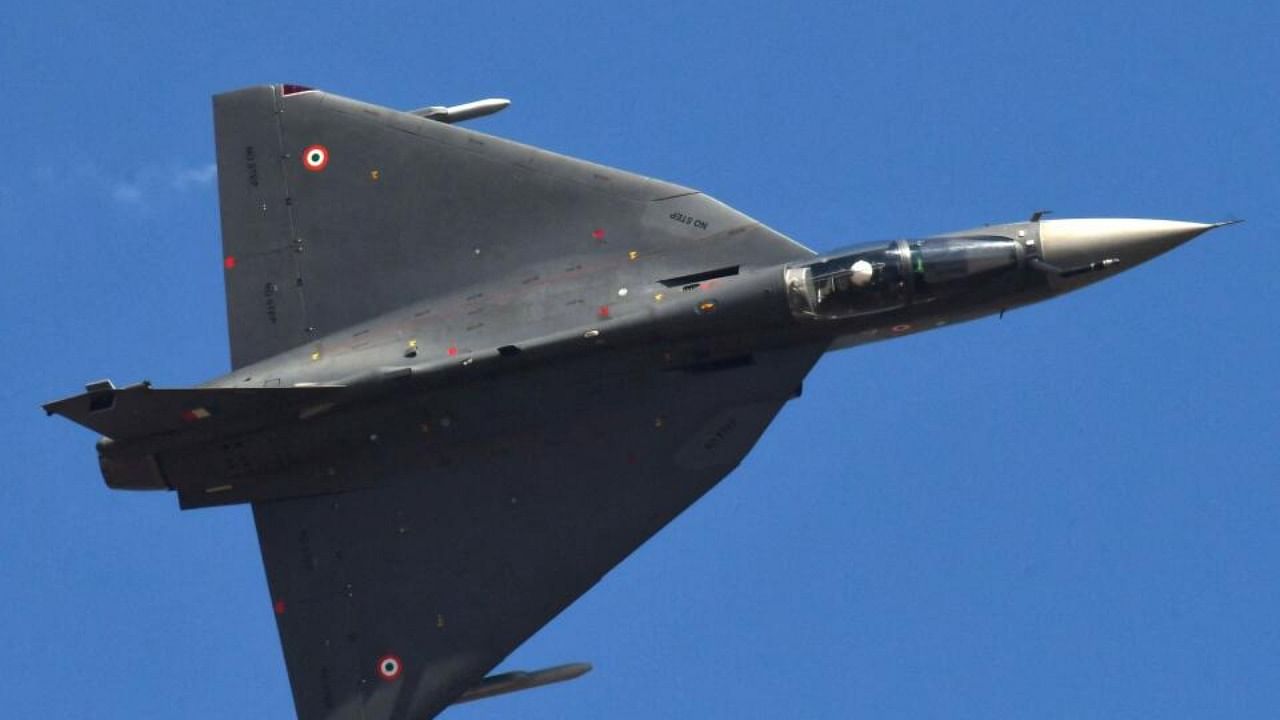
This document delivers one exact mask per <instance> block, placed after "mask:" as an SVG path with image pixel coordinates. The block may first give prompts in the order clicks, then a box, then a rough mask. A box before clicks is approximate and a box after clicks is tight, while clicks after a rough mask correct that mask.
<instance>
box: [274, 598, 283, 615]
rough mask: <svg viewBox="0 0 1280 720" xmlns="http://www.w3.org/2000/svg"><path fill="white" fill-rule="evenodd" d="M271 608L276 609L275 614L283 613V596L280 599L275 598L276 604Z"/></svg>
mask: <svg viewBox="0 0 1280 720" xmlns="http://www.w3.org/2000/svg"><path fill="white" fill-rule="evenodd" d="M272 609H274V610H275V611H276V614H277V615H283V614H284V599H283V598H281V599H279V600H276V604H275V605H273V606H272Z"/></svg>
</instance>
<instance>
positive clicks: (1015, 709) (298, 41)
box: [0, 0, 1280, 720]
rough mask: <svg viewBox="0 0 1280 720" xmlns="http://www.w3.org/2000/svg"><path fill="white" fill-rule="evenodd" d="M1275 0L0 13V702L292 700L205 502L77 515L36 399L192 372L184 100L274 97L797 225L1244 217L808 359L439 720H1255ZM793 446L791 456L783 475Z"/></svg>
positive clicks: (52, 429)
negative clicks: (361, 112)
mask: <svg viewBox="0 0 1280 720" xmlns="http://www.w3.org/2000/svg"><path fill="white" fill-rule="evenodd" d="M1277 38H1280V9H1277V5H1276V4H1275V3H1274V2H1262V1H1259V2H1203V3H1189V2H1187V3H1134V4H1133V6H1132V7H1124V6H1121V5H1117V4H1116V3H1114V2H1091V1H1085V2H1081V1H1078V0H1077V1H1074V2H1070V3H1043V2H1027V1H1025V0H1020V1H1017V2H1006V3H988V4H979V5H973V6H967V5H965V4H962V3H951V2H938V3H933V2H901V3H899V2H895V3H859V4H857V5H851V4H850V3H831V4H794V5H793V4H788V5H787V6H786V7H771V6H746V5H743V4H741V3H736V2H699V3H656V2H650V3H635V4H629V3H628V4H621V3H620V4H616V5H607V4H605V3H592V2H580V3H544V2H538V3H528V4H523V3H513V4H505V3H497V4H494V3H482V2H467V3H430V2H379V3H368V4H366V3H359V2H354V3H328V4H317V3H314V2H291V3H264V2H260V1H258V0H255V1H254V2H227V3H207V4H201V5H200V6H197V5H196V4H192V5H191V6H188V5H186V4H182V3H172V2H151V3H100V2H70V1H68V0H52V1H51V2H41V3H10V4H9V5H7V6H6V7H5V8H4V11H3V13H2V14H0V98H3V100H0V103H2V106H0V151H2V152H0V241H2V242H3V248H2V250H0V332H2V333H3V336H2V339H3V352H2V357H0V369H3V383H2V384H0V437H3V441H2V442H3V453H0V482H3V500H2V501H0V591H2V592H0V638H2V642H0V677H3V678H4V682H3V683H0V714H3V715H5V716H8V717H67V718H70V717H76V718H79V717H106V718H114V717H119V718H162V717H163V718H172V717H183V718H227V717H255V718H256V717H279V718H283V717H290V716H291V714H292V705H291V699H290V694H289V689H288V684H287V679H286V676H285V671H284V665H283V662H282V659H281V655H280V651H279V649H278V646H277V637H276V632H275V628H274V622H273V617H272V615H271V612H270V605H269V600H268V597H267V593H266V589H265V583H264V580H263V573H262V570H261V566H260V561H259V558H258V553H257V547H256V541H255V538H254V534H253V529H252V524H251V520H250V516H249V513H248V511H247V510H246V509H245V508H230V509H220V510H209V511H199V512H191V513H179V512H178V510H177V508H176V503H175V498H173V497H172V496H169V495H165V494H151V495H146V494H125V493H113V492H110V491H108V490H107V489H106V488H105V487H104V486H103V484H102V481H101V479H100V477H99V474H98V471H97V467H96V464H95V458H94V453H93V448H92V444H93V440H94V436H93V435H92V434H91V433H89V432H87V431H84V430H82V429H80V428H78V427H76V426H73V425H71V424H69V423H66V422H64V421H61V420H57V419H45V418H44V417H43V415H42V413H41V412H40V410H39V408H38V405H39V403H41V402H44V401H48V400H52V399H55V398H58V397H62V396H64V395H68V394H72V393H75V392H77V391H78V390H79V388H80V387H81V385H82V384H83V383H84V382H85V381H88V380H92V379H96V378H99V377H103V376H110V377H112V378H114V379H115V380H116V381H118V382H132V381H136V380H140V379H143V378H148V379H150V380H152V381H154V382H155V383H157V384H158V385H165V386H177V385H184V384H191V383H195V382H198V381H200V380H202V379H204V378H207V377H210V376H213V375H217V374H220V373H222V372H223V371H225V370H226V369H227V348H226V326H225V319H224V317H223V296H222V270H221V267H220V263H219V260H220V257H219V256H220V253H219V231H218V219H217V204H216V190H215V187H214V183H213V182H212V181H213V176H212V170H211V167H212V162H213V145H212V129H211V119H210V112H209V96H210V95H211V94H212V93H213V92H216V91H221V90H227V89H232V88H236V87H240V86H243V85H249V84H258V83H264V82H282V81H286V82H299V83H305V84H310V85H315V86H319V87H323V88H326V89H329V90H332V91H335V92H338V93H342V94H346V95H350V96H353V97H358V98H361V99H365V100H368V101H371V102H375V103H379V104H384V105H388V106H391V107H398V108H411V107H419V106H422V105H427V104H438V103H443V104H450V103H456V102H462V101H466V100H470V99H473V98H476V97H485V96H492V95H499V96H502V95H506V96H510V97H512V98H514V100H515V103H514V105H513V106H512V107H511V109H509V110H508V111H506V112H505V113H503V114H501V115H499V116H496V117H494V118H491V119H485V120H481V121H478V122H476V123H474V125H473V126H474V127H475V128H476V129H480V130H483V131H486V132H492V133H495V134H499V135H503V136H507V137H511V138H515V139H518V140H521V141H524V142H528V143H533V144H537V145H541V146H545V147H548V148H551V149H554V150H558V151H561V152H565V153H569V154H573V155H578V156H581V157H585V158H589V159H592V160H596V161H599V162H603V163H606V164H610V165H616V166H620V167H623V168H627V169H632V170H636V171H640V172H644V173H646V174H651V175H656V176H659V177H663V178H669V179H672V180H674V181H677V182H681V183H684V184H687V185H691V186H694V187H698V188H701V189H704V190H706V191H707V192H709V193H712V194H714V195H716V196H717V197H719V198H721V199H723V200H725V201H726V202H728V203H730V204H732V205H735V206H736V207H739V208H741V209H742V210H744V211H745V212H747V213H749V214H751V215H753V216H755V217H757V218H759V219H761V220H763V221H764V222H766V223H769V224H771V225H773V226H774V227H776V228H778V229H779V230H781V231H783V232H786V233H788V234H790V235H792V236H793V237H795V238H796V239H798V240H800V241H801V242H804V243H806V244H808V245H810V246H811V247H814V248H818V249H830V248H834V247H837V246H840V245H845V244H850V243H853V242H858V241H863V240H871V239H881V238H888V237H894V236H900V235H911V234H923V233H930V232H938V231H945V230H951V229H959V228H964V227H969V226H973V225H977V224H980V223H983V222H994V221H1007V220H1018V219H1022V218H1025V217H1027V216H1028V215H1029V214H1030V213H1031V211H1033V210H1035V209H1037V208H1052V209H1053V210H1056V211H1057V212H1058V214H1059V216H1086V217H1087V216H1136V217H1157V218H1174V219H1188V220H1203V221H1210V220H1219V219H1225V218H1231V217H1237V216H1238V217H1243V218H1246V219H1247V220H1248V222H1247V223H1246V224H1244V225H1242V226H1239V227H1233V228H1230V229H1226V230H1221V231H1217V232H1215V233H1212V234H1210V235H1208V236H1205V237H1203V238H1201V239H1199V240H1197V241H1196V242H1194V243H1192V244H1190V245H1188V246H1186V247H1184V248H1182V249H1179V250H1178V251H1176V252H1174V253H1172V254H1171V255H1168V256H1165V257H1162V258H1159V259H1157V260H1155V261H1153V262H1152V263H1150V264H1149V265H1145V266H1143V267H1141V268H1139V269H1137V270H1134V271H1132V272H1130V273H1127V274H1125V275H1123V276H1122V277H1120V278H1119V279H1117V280H1114V281H1111V282H1108V283H1104V284H1102V285H1100V286H1096V287H1094V288H1091V289H1089V290H1087V291H1085V292H1082V293H1079V294H1077V295H1074V296H1071V297H1067V298H1065V299H1060V300H1055V301H1053V302H1050V303H1046V304H1043V305H1040V306H1036V307H1033V308H1029V309H1026V310H1021V311H1017V312H1013V313H1010V314H1008V315H1007V316H1006V317H1005V318H1004V319H1003V320H996V319H994V318H992V319H988V320H983V321H980V322H977V323H972V324H968V325H964V326H960V327H955V328H948V329H945V330H941V331H937V332H932V333H927V334H924V335H921V336H916V337H911V338H907V339H903V340H900V341H897V342H892V343H884V344H880V345H876V346H873V347H867V348H863V349H857V350H851V351H847V352H843V353H840V354H836V355H832V356H829V357H827V358H826V359H824V360H823V361H822V362H821V363H820V364H819V366H818V367H817V369H816V370H815V371H814V373H813V374H812V376H811V377H810V379H809V380H808V382H807V384H806V392H805V396H804V397H803V398H802V399H801V400H799V401H797V402H794V403H792V404H791V405H790V406H789V407H788V408H787V409H786V410H784V412H783V413H782V415H781V416H780V417H779V419H778V421H777V422H776V424H775V425H774V426H773V428H772V429H771V430H770V431H769V432H768V433H767V434H766V436H765V437H764V439H763V441H762V442H761V443H760V445H759V446H758V447H757V449H756V450H755V451H754V452H753V454H752V455H751V456H750V457H749V458H748V459H747V460H746V462H745V463H744V464H743V466H742V467H741V468H740V469H739V470H738V471H737V472H736V473H734V474H733V475H731V476H730V477H729V478H728V479H727V480H726V481H725V482H724V483H723V484H722V485H720V486H719V487H718V488H717V489H716V490H715V491H713V492H712V493H711V494H710V495H709V496H708V497H707V498H706V499H704V500H703V501H701V502H699V503H698V504H697V505H696V506H694V507H693V508H692V509H691V510H689V511H688V512H687V513H686V514H685V515H683V516H682V517H681V518H680V519H679V520H677V521H676V522H675V523H674V524H673V525H672V526H671V527H670V528H668V530H667V531H665V532H663V533H662V534H660V535H659V536H657V537H655V538H654V539H653V540H652V541H651V542H649V543H648V544H647V545H645V546H644V547H643V548H641V549H640V550H639V551H638V552H637V553H636V554H635V555H634V556H633V557H632V558H631V559H630V560H628V561H627V562H625V563H624V564H623V565H622V566H620V567H619V568H618V569H617V570H616V571H614V572H613V573H612V574H611V575H609V576H608V577H607V578H606V579H605V580H604V581H603V582H602V583H601V584H600V585H599V586H598V587H597V588H596V589H594V590H593V591H592V592H590V593H588V594H587V595H586V596H585V597H584V598H583V599H582V600H580V601H579V602H578V603H577V604H576V605H574V606H573V607H572V608H571V609H569V610H568V611H567V612H565V613H564V614H563V615H562V616H561V617H559V618H558V619H556V620H555V621H554V622H553V623H551V624H550V625H549V626H548V627H547V628H546V629H545V630H543V631H542V632H541V633H539V634H538V635H537V636H536V637H535V638H534V639H532V640H531V641H530V642H529V643H527V644H526V645H525V646H524V647H522V648H521V649H520V650H518V651H517V652H516V654H515V655H514V656H513V657H512V658H510V660H509V661H508V662H507V663H506V665H505V666H506V667H525V668H533V667H540V666H544V665H550V664H555V663H559V662H566V661H571V660H589V661H592V662H594V663H595V665H596V669H595V671H594V672H592V673H591V674H590V675H588V676H586V677H585V678H584V679H581V680H577V681H575V682H573V683H570V684H567V685H564V686H558V687H554V688H548V689H543V690H536V691H531V692H529V693H524V694H518V695H515V696H510V697H507V698H501V699H495V700H489V701H485V702H483V703H477V704H474V705H470V706H465V707H462V708H458V709H455V710H451V711H449V713H448V714H447V716H448V717H453V718H458V719H459V720H461V719H462V718H482V717H523V718H564V717H581V718H604V717H608V718H632V717H637V718H638V717H645V718H647V717H700V718H740V717H797V718H810V717H855V716H856V717H886V718H893V717H899V718H921V717H961V718H963V717H975V718H987V717H1034V718H1058V717H1060V718H1079V717H1251V716H1252V717H1275V716H1276V712H1277V708H1280V620H1278V618H1277V609H1278V608H1280V572H1277V550H1278V549H1280V489H1278V487H1277V481H1278V480H1280V449H1278V447H1280V422H1277V420H1278V415H1280V411H1277V407H1276V405H1277V400H1280V386H1278V384H1277V380H1276V377H1277V373H1276V366H1277V364H1278V363H1280V345H1278V343H1280V341H1278V340H1277V329H1278V326H1280V323H1277V319H1276V314H1277V311H1278V309H1280V303H1278V302H1277V301H1278V300H1280V292H1278V291H1277V269H1280V250H1277V248H1278V247H1280V244H1278V242H1277V240H1278V238H1277V231H1278V230H1280V227H1278V223H1277V216H1276V206H1277V202H1278V201H1280V152H1278V150H1280V141H1278V140H1277V128H1278V127H1280V123H1278V121H1277V118H1280V97H1278V91H1277V87H1280V85H1278V84H1277V80H1276V78H1277V75H1278V74H1280V41H1278V40H1277ZM800 468H803V470H804V472H798V471H797V470H798V469H800Z"/></svg>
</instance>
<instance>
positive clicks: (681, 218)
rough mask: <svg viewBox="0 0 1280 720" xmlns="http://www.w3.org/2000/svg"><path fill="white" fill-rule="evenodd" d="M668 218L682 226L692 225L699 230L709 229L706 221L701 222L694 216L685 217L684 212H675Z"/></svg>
mask: <svg viewBox="0 0 1280 720" xmlns="http://www.w3.org/2000/svg"><path fill="white" fill-rule="evenodd" d="M668 217H670V218H671V219H672V220H675V221H676V222H678V223H680V224H681V225H692V226H694V227H695V228H697V229H699V230H706V229H707V222H706V221H705V220H699V219H698V218H696V217H693V216H692V215H685V214H684V213H682V212H673V213H671V214H670V215H669V216H668Z"/></svg>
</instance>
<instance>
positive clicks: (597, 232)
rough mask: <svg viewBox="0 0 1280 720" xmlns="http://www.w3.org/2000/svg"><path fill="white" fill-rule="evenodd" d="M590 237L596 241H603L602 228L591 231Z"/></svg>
mask: <svg viewBox="0 0 1280 720" xmlns="http://www.w3.org/2000/svg"><path fill="white" fill-rule="evenodd" d="M591 237H593V238H595V239H597V240H603V239H604V228H596V229H595V230H592V231H591Z"/></svg>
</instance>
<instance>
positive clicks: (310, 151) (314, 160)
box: [302, 145, 329, 172]
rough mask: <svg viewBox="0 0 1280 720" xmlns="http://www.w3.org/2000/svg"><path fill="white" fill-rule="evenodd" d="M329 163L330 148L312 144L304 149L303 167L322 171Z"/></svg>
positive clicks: (312, 170)
mask: <svg viewBox="0 0 1280 720" xmlns="http://www.w3.org/2000/svg"><path fill="white" fill-rule="evenodd" d="M328 164H329V148H326V147H325V146H323V145H311V146H310V147H308V148H307V149H306V150H303V151H302V167H304V168H306V169H308V170H310V171H311V172H320V171H321V170H323V169H324V168H325V166H326V165H328Z"/></svg>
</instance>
